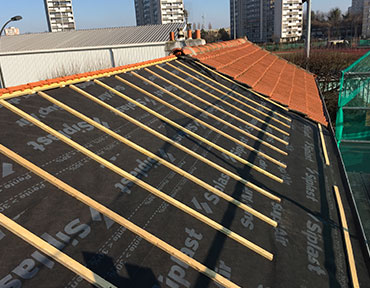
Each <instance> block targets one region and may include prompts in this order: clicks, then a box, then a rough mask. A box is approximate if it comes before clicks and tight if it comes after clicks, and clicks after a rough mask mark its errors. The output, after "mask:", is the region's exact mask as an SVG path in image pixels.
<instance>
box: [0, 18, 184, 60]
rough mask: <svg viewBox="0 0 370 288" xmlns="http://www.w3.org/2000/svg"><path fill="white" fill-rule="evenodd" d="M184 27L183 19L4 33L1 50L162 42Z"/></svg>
mask: <svg viewBox="0 0 370 288" xmlns="http://www.w3.org/2000/svg"><path fill="white" fill-rule="evenodd" d="M184 27H185V24H184V23H170V24H161V25H146V26H132V27H112V28H101V29H85V30H73V31H65V32H45V33H33V34H22V35H16V36H8V37H2V38H1V50H0V53H11V52H22V51H34V50H48V49H53V50H55V49H68V48H84V47H85V48H86V47H102V46H114V45H130V44H140V43H143V44H145V43H155V42H158V43H163V42H167V41H168V39H169V34H170V32H175V31H176V32H175V33H177V29H184Z"/></svg>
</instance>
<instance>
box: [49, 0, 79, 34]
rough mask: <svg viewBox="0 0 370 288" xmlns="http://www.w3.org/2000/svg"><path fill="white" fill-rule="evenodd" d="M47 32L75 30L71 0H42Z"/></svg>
mask: <svg viewBox="0 0 370 288" xmlns="http://www.w3.org/2000/svg"><path fill="white" fill-rule="evenodd" d="M44 4H45V11H46V19H47V21H48V27H49V32H59V31H68V30H75V29H76V25H75V19H74V17H73V9H72V0H61V1H57V0H44Z"/></svg>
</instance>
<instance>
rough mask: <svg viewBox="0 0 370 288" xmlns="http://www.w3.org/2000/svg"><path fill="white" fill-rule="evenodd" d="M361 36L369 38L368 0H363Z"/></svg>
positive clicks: (369, 14)
mask: <svg viewBox="0 0 370 288" xmlns="http://www.w3.org/2000/svg"><path fill="white" fill-rule="evenodd" d="M362 37H364V38H370V0H365V2H364V7H363V18H362Z"/></svg>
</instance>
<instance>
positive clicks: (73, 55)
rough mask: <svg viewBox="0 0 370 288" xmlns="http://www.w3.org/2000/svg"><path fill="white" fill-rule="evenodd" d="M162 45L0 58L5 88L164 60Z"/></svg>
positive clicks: (141, 45)
mask: <svg viewBox="0 0 370 288" xmlns="http://www.w3.org/2000/svg"><path fill="white" fill-rule="evenodd" d="M166 55H167V54H166V52H165V44H164V43H148V44H144V45H143V44H139V45H126V46H109V47H108V46H107V47H88V48H84V49H81V48H80V49H68V50H67V49H65V50H54V51H30V52H23V53H21V52H19V53H2V54H0V68H1V72H2V77H3V81H4V84H5V85H4V86H5V87H11V86H16V85H21V84H26V83H30V82H35V81H40V80H45V79H50V78H55V77H62V76H67V75H72V74H76V73H83V72H89V71H95V70H99V69H104V68H111V67H113V66H115V67H117V66H121V65H126V64H133V63H137V62H142V61H147V60H151V59H155V58H160V57H164V56H166Z"/></svg>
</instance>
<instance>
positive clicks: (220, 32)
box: [218, 28, 230, 41]
mask: <svg viewBox="0 0 370 288" xmlns="http://www.w3.org/2000/svg"><path fill="white" fill-rule="evenodd" d="M218 39H219V40H222V41H227V40H230V34H229V33H228V32H227V31H226V30H225V29H224V28H221V29H220V30H218Z"/></svg>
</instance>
